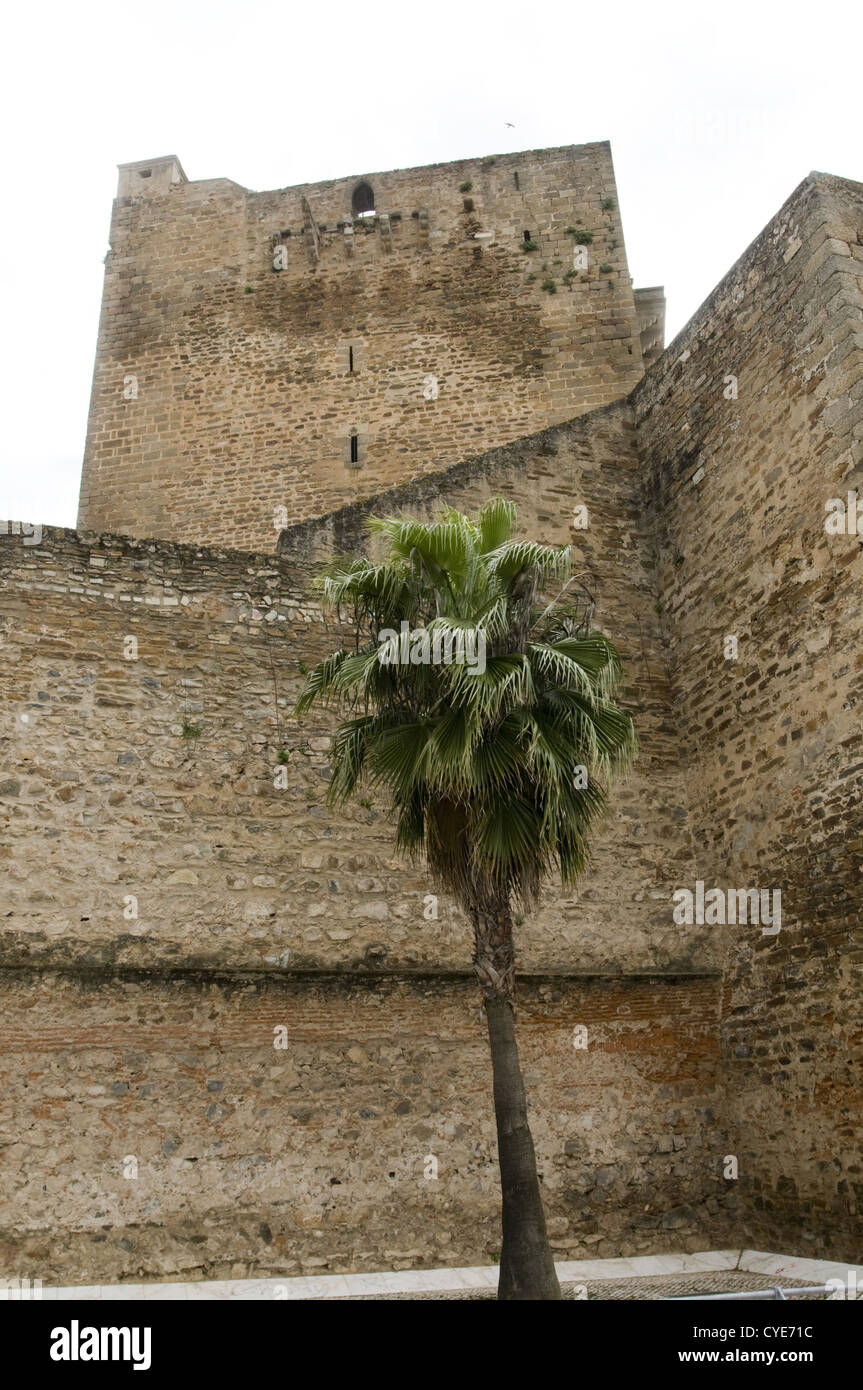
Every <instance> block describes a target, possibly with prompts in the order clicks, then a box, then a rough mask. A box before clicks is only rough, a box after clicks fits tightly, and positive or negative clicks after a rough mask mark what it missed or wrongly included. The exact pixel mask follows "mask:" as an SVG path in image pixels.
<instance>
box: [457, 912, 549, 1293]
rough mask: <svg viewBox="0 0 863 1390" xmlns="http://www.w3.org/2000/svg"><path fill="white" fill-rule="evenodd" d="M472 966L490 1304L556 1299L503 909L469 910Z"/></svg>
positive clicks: (509, 923)
mask: <svg viewBox="0 0 863 1390" xmlns="http://www.w3.org/2000/svg"><path fill="white" fill-rule="evenodd" d="M471 915H472V917H473V922H474V968H475V970H476V972H477V976H478V978H479V981H480V985H481V988H482V992H483V997H484V1002H485V1012H486V1020H487V1022H488V1037H489V1043H490V1045H491V1063H492V1072H493V1076H494V1114H495V1120H496V1122H497V1152H498V1159H499V1162H500V1184H501V1195H502V1225H503V1243H502V1245H501V1252H500V1278H499V1281H498V1289H497V1296H498V1299H558V1298H560V1296H561V1295H560V1285H559V1284H558V1282H557V1274H556V1272H555V1268H554V1260H553V1258H552V1254H551V1248H550V1246H549V1243H548V1234H547V1232H546V1229H545V1213H544V1212H543V1209H542V1198H541V1196H540V1191H539V1178H538V1177H537V1172H536V1154H535V1152H534V1147H533V1139H532V1138H531V1133H530V1127H529V1125H528V1122H527V1100H526V1097H525V1093H524V1080H523V1078H522V1074H521V1065H520V1063H519V1059H518V1046H517V1044H516V1040H515V1013H514V1009H513V996H514V993H515V954H514V950H513V940H512V918H511V916H510V912H509V904H508V903H506V902H498V903H495V904H494V905H492V906H491V907H483V908H477V909H476V910H475V911H474V912H473V913H472V914H471Z"/></svg>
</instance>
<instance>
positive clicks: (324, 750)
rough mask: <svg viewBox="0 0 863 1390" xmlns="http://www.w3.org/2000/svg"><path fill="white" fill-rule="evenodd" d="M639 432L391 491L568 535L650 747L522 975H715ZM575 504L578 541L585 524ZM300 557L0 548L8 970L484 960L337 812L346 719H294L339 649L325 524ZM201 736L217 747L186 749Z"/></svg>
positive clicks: (551, 911)
mask: <svg viewBox="0 0 863 1390" xmlns="http://www.w3.org/2000/svg"><path fill="white" fill-rule="evenodd" d="M633 441H634V435H633V429H632V422H631V419H630V418H629V416H628V413H627V409H626V407H613V408H609V409H607V410H605V411H601V412H599V413H598V414H596V415H594V416H592V417H590V419H589V420H579V421H575V422H574V423H573V424H571V425H569V426H566V427H560V428H558V429H556V430H551V431H547V432H545V433H544V434H542V435H540V436H536V437H534V438H532V439H528V440H525V441H521V442H520V443H519V444H518V445H517V446H513V447H512V448H511V449H504V450H499V451H495V452H494V453H493V454H492V455H490V456H488V457H485V458H480V459H477V460H474V461H472V462H471V463H469V464H466V465H463V466H462V467H461V468H459V469H456V470H452V471H451V473H450V475H449V477H448V480H447V481H446V482H445V483H435V482H433V481H432V480H427V481H426V482H424V483H423V482H421V483H418V484H416V485H411V486H410V487H409V488H406V489H405V490H404V491H403V492H402V493H400V494H399V495H398V496H396V495H391V496H388V497H386V498H382V499H381V507H382V509H384V510H386V509H388V508H389V507H390V506H391V505H392V506H395V505H397V504H402V505H404V506H409V507H410V508H412V509H415V510H417V511H423V510H425V511H428V510H429V509H433V507H434V505H435V502H436V500H437V498H438V497H439V495H440V493H439V489H440V488H441V487H442V488H443V490H444V492H445V495H446V496H447V498H448V499H449V500H450V501H451V502H454V503H458V504H459V505H462V506H464V507H465V508H468V509H470V510H473V511H476V510H477V509H478V508H479V506H480V505H481V503H482V501H483V500H484V498H486V497H487V496H489V495H491V494H492V493H497V492H502V493H504V494H505V495H507V496H511V497H513V498H514V499H515V501H516V502H517V504H518V507H519V509H520V513H519V528H520V531H521V533H522V534H528V535H529V534H541V535H543V536H545V537H546V538H547V539H549V540H551V541H556V542H561V543H564V542H566V541H567V540H568V539H570V540H572V541H573V543H574V545H575V547H576V554H577V560H576V568H577V570H578V571H579V572H580V573H584V575H585V576H586V579H587V582H588V584H589V587H590V589H591V591H592V592H593V594H594V595H595V597H596V601H597V622H598V623H599V624H600V625H601V626H602V627H603V628H604V630H605V631H607V632H608V633H609V634H610V635H611V636H612V637H613V638H614V640H615V641H616V642H617V643H618V644H619V646H620V649H621V652H622V655H623V658H624V661H625V665H626V671H627V685H626V690H625V698H626V700H627V702H628V703H629V704H630V705H631V707H632V708H633V710H634V712H635V717H636V722H637V726H638V731H639V736H640V739H641V749H642V752H641V756H640V759H639V762H638V764H637V766H636V767H635V769H634V770H633V771H632V772H631V773H630V774H629V775H628V776H627V777H626V779H625V780H623V781H621V782H620V783H619V784H618V786H617V787H616V789H615V791H614V795H613V802H612V809H611V811H610V814H609V816H608V818H607V820H606V822H605V823H604V825H603V827H602V828H601V829H600V831H599V832H598V834H597V837H596V843H595V862H594V866H593V868H592V869H591V871H590V872H589V873H588V874H587V875H586V876H585V877H584V879H583V880H582V881H581V883H580V884H579V886H578V888H577V889H576V890H575V891H572V890H567V891H566V892H565V893H562V892H561V891H560V888H559V887H557V888H555V887H553V886H552V887H550V888H549V890H548V892H547V894H546V897H545V899H544V901H543V905H542V907H541V909H540V910H539V912H538V913H537V914H536V916H535V917H532V918H531V919H530V920H529V921H528V922H526V923H524V930H523V931H522V932H520V955H519V960H520V966H521V968H522V969H524V970H539V971H545V970H551V971H561V972H563V973H569V972H571V971H573V970H578V971H595V970H600V971H608V970H612V971H620V970H624V971H628V972H631V971H642V970H660V971H665V970H671V969H673V970H677V971H681V970H683V971H689V970H693V969H696V970H697V969H704V968H709V967H710V966H711V964H712V963H714V962H715V957H714V956H712V955H711V943H710V942H708V941H705V940H704V934H703V933H702V932H700V931H698V930H697V929H690V930H689V931H686V930H683V929H681V928H679V927H678V926H676V925H675V924H674V923H673V921H672V915H671V892H672V890H673V888H674V886H675V885H676V884H677V883H678V882H680V881H684V882H685V881H687V880H688V878H689V877H690V876H691V873H692V864H693V859H692V847H691V844H690V843H689V840H688V835H687V822H686V811H685V806H684V800H683V794H682V792H683V789H682V781H681V774H680V772H679V769H678V767H677V763H676V739H675V734H674V727H673V724H672V722H671V718H670V712H669V704H668V686H667V681H666V678H665V670H664V662H665V652H664V649H663V648H662V646H661V645H660V643H659V640H658V636H657V629H656V614H655V613H654V612H653V604H654V597H653V593H652V591H651V581H650V576H649V574H648V572H647V571H646V570H645V568H644V564H643V559H642V551H643V547H642V544H641V538H642V528H643V516H642V515H641V513H640V511H639V509H638V506H637V477H638V474H637V469H636V467H635V455H634V443H633ZM576 502H584V504H586V505H587V507H588V514H589V526H588V529H587V530H585V531H575V530H572V529H571V526H570V523H571V521H572V517H573V506H574V504H575V503H576ZM360 521H361V516H360V515H359V514H356V515H354V516H353V517H352V518H350V519H349V518H346V517H344V516H343V517H342V518H341V520H340V522H339V528H340V534H341V535H342V537H343V539H344V540H345V541H346V542H349V541H351V542H356V543H357V544H360V543H361V541H362V537H361V532H360V529H359V523H360ZM351 526H352V527H353V532H352V533H351ZM322 531H323V532H324V534H325V535H327V536H330V535H331V534H332V524H331V523H326V524H325V525H324V526H323V527H322ZM294 539H295V540H296V538H294ZM282 545H283V553H282V555H281V556H279V557H276V556H266V555H252V554H247V553H243V552H231V551H220V550H207V549H203V548H195V547H186V546H175V545H171V544H169V543H164V542H143V541H133V540H130V539H128V538H125V539H124V538H118V537H110V536H102V537H96V536H87V535H78V534H76V533H74V532H62V531H59V532H58V531H47V532H46V533H45V536H44V537H43V542H42V544H41V545H39V546H30V547H28V546H26V545H24V544H23V543H22V540H21V538H19V537H12V536H9V537H6V538H4V539H2V540H0V564H2V566H3V577H4V587H5V590H6V602H5V617H4V623H5V632H6V637H5V640H6V644H7V646H6V651H7V659H6V660H5V661H4V662H3V663H2V666H0V685H2V687H3V688H4V693H5V695H6V701H7V707H8V709H9V712H10V723H9V727H8V733H7V739H6V747H5V749H4V753H5V761H4V765H3V766H4V770H3V773H2V779H0V804H2V806H3V809H4V811H5V816H6V844H7V866H8V882H9V887H8V891H7V905H8V911H9V915H8V916H7V918H6V925H5V931H4V932H3V934H2V943H0V950H2V953H3V958H4V959H5V960H6V961H7V962H8V963H10V964H21V963H31V964H35V963H39V964H43V965H47V964H56V965H73V964H74V965H87V966H115V965H128V966H137V967H142V968H155V967H157V966H158V967H178V968H179V967H183V968H186V967H189V968H196V969H197V968H207V969H212V968H221V969H238V970H239V969H243V970H264V971H267V970H270V969H272V968H274V965H276V966H278V967H279V968H281V966H282V964H283V963H284V961H285V960H287V959H289V960H290V966H291V968H292V969H294V968H298V969H306V968H307V969H315V970H318V969H327V970H332V969H348V970H356V969H363V970H369V969H385V970H391V969H418V968H422V969H437V968H444V969H455V970H468V969H469V960H470V939H471V938H470V930H469V927H468V924H467V923H466V922H465V921H464V919H463V918H462V916H461V914H460V913H458V912H456V911H455V910H454V908H453V907H452V905H451V904H450V903H449V902H448V900H447V899H446V897H445V896H444V895H440V901H439V906H438V914H439V915H438V918H437V920H427V919H426V917H425V915H424V914H425V913H426V911H427V910H430V909H429V904H427V903H426V902H425V897H426V895H427V894H428V893H429V891H430V887H431V885H430V884H429V881H428V879H427V877H426V875H425V872H424V870H423V868H422V866H417V867H413V866H411V865H410V864H406V863H405V862H403V861H401V860H399V859H397V857H396V856H395V853H394V850H393V847H392V837H391V830H390V826H389V824H388V822H387V820H386V818H385V816H384V815H383V814H382V810H383V808H382V807H380V806H378V805H375V804H373V803H372V802H371V801H370V800H369V802H368V804H365V805H364V804H362V803H360V802H355V803H353V804H352V805H351V806H350V807H348V808H347V809H346V810H345V811H343V812H340V813H339V815H338V816H330V815H329V814H328V812H327V810H326V808H325V806H324V794H325V789H326V783H327V780H328V775H329V774H328V759H329V734H330V731H331V727H332V726H331V724H330V723H329V722H328V721H327V717H326V716H315V717H314V718H310V719H308V720H307V721H305V722H304V723H303V724H302V725H301V726H300V725H298V724H297V722H296V720H295V719H294V718H293V716H292V712H291V711H292V705H293V701H294V699H295V696H296V694H297V693H298V691H299V689H300V686H301V684H302V676H301V664H305V665H306V666H309V665H311V664H312V662H314V661H316V660H318V659H319V657H320V656H321V655H323V654H325V653H326V652H327V651H329V650H332V648H333V647H334V646H335V645H337V644H338V641H339V640H340V638H339V636H338V633H337V632H336V631H335V629H334V625H333V620H332V617H329V618H328V619H327V621H326V625H325V623H324V620H323V618H322V615H321V613H320V610H319V609H318V607H317V605H316V603H315V601H314V599H313V597H312V598H310V597H309V588H308V585H309V573H310V571H312V570H314V569H315V567H316V565H317V560H316V559H315V547H314V545H313V544H312V540H311V538H310V536H309V534H308V530H307V529H304V530H303V532H302V535H301V537H300V538H299V542H298V543H297V544H296V545H294V547H293V549H294V553H292V554H291V553H288V551H289V550H290V548H291V538H290V533H289V534H288V535H286V536H285V537H283V538H282ZM127 637H134V638H135V640H136V641H137V652H138V656H137V660H135V661H130V660H125V659H124V657H123V652H124V639H126V638H127ZM277 700H279V701H281V703H280V704H278V705H277ZM23 715H26V716H27V720H26V723H25V722H24V721H23V719H22V716H23ZM184 719H185V721H186V725H187V729H188V726H192V729H193V730H195V729H197V730H199V736H197V737H186V738H184V737H183V734H182V730H183V724H184ZM280 746H282V747H284V748H285V749H286V750H287V751H288V753H289V755H290V760H289V762H288V764H287V767H286V772H285V775H284V780H285V781H286V785H285V786H284V787H280V786H277V785H275V778H276V774H277V769H278V762H277V757H278V749H279V747H280ZM128 895H134V896H135V897H136V898H137V911H138V916H137V918H136V919H129V918H128V917H126V916H124V912H125V911H127V910H129V905H128V904H126V902H125V899H126V898H127V896H128ZM286 952H287V953H289V955H287V956H286V954H285V953H286Z"/></svg>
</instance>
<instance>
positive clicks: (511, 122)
mask: <svg viewBox="0 0 863 1390" xmlns="http://www.w3.org/2000/svg"><path fill="white" fill-rule="evenodd" d="M504 125H506V126H509V128H510V130H515V124H514V122H513V121H504Z"/></svg>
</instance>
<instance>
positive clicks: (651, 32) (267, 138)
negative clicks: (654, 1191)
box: [0, 0, 863, 526]
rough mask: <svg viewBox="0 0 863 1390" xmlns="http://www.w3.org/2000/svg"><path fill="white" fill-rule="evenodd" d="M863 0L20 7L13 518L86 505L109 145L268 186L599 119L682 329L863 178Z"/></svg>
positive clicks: (4, 346) (451, 154)
mask: <svg viewBox="0 0 863 1390" xmlns="http://www.w3.org/2000/svg"><path fill="white" fill-rule="evenodd" d="M861 13H863V9H861V6H860V4H859V0H855V3H851V0H834V3H832V4H830V5H825V6H819V5H813V4H807V5H802V4H799V3H798V4H796V5H795V4H794V3H791V4H782V5H780V4H778V3H775V2H774V3H765V2H764V0H748V3H740V0H723V3H714V4H710V5H706V4H705V3H704V0H684V2H683V3H678V2H677V0H655V2H654V3H651V4H648V3H639V4H633V3H630V0H619V3H617V4H615V5H613V6H611V5H609V6H602V5H598V4H595V3H594V4H591V5H587V4H579V3H577V0H576V3H572V0H570V2H569V3H560V0H546V3H544V4H542V5H540V4H532V3H524V2H523V0H522V3H517V4H512V3H509V0H500V3H491V2H490V0H474V3H465V0H431V3H423V2H422V0H420V2H419V3H417V0H401V3H393V0H350V3H344V0H330V3H328V4H327V5H322V4H318V5H314V4H311V5H309V4H296V3H295V0H281V3H274V0H244V3H242V4H238V3H235V4H226V3H221V2H220V0H208V3H203V0H192V2H191V3H183V0H174V2H173V3H171V4H167V3H165V2H164V0H146V3H142V4H122V3H117V0H112V2H111V3H101V0H98V2H97V3H88V2H87V0H81V3H76V4H71V3H69V2H68V0H63V3H62V4H60V3H54V0H45V3H40V4H38V5H37V4H35V3H30V4H27V5H26V6H25V5H24V4H19V6H18V16H17V18H12V19H11V20H9V21H8V22H7V44H6V53H7V57H6V64H5V72H4V75H3V90H2V94H0V114H2V128H3V130H4V131H5V133H6V136H7V142H8V145H9V147H10V148H9V149H8V153H7V154H6V156H5V159H4V164H3V182H4V192H5V194H6V210H5V215H4V217H3V218H2V219H0V222H2V225H0V240H2V256H0V294H2V300H0V302H2V307H3V317H4V332H3V334H2V339H0V353H2V359H3V360H2V375H0V380H2V383H3V388H4V401H3V413H2V430H3V456H2V465H0V517H5V518H10V519H13V518H14V519H19V520H24V521H34V522H37V521H38V522H41V523H43V524H46V523H47V524H53V525H66V526H74V524H75V515H76V509H77V493H78V479H79V474H80V467H81V456H82V451H83V446H84V433H85V428H86V420H87V407H88V399H89V391H90V377H91V373H92V366H93V354H94V350H95V344H96V329H97V324H98V316H99V304H100V297H101V287H102V273H103V267H102V260H103V257H104V255H105V252H106V250H107V245H108V226H109V219H110V213H111V200H112V198H113V197H114V193H115V189H116V177H117V176H116V165H117V164H118V163H121V162H125V161H128V160H136V159H149V158H151V157H154V156H156V155H162V154H177V155H178V156H179V158H180V160H181V162H182V164H183V167H184V168H185V171H186V173H187V175H188V176H189V178H190V179H202V178H216V177H228V178H232V179H234V180H236V182H238V183H240V184H243V185H245V186H246V187H247V188H255V189H267V188H282V187H285V186H286V185H290V184H294V183H301V182H306V181H317V180H320V179H327V178H335V177H338V176H340V175H345V174H353V173H364V172H370V171H373V170H377V169H394V168H405V167H410V166H412V165H421V164H430V163H434V162H437V161H442V160H450V159H460V158H467V157H473V156H478V155H485V154H493V153H497V152H502V151H509V150H523V149H537V148H541V147H545V146H552V145H566V144H580V143H582V142H585V141H589V140H605V139H608V140H610V141H611V146H612V153H613V156H614V162H615V169H616V174H617V184H618V192H619V196H620V206H621V213H622V216H623V228H624V235H625V237H626V247H627V253H628V257H629V266H630V270H631V272H632V274H633V277H634V280H635V284H636V285H656V284H664V285H665V287H666V294H667V297H668V334H667V339H666V341H670V339H671V337H672V336H673V335H674V334H675V333H676V332H677V331H678V330H679V329H680V328H681V327H682V326H683V324H684V323H685V322H686V320H687V319H688V318H689V317H690V315H691V314H692V313H694V311H695V310H696V309H697V308H698V305H699V304H700V303H701V302H702V300H703V299H704V298H705V297H706V296H707V295H708V294H709V292H710V290H711V289H712V288H713V286H714V285H715V284H716V282H717V281H718V280H719V279H720V278H721V277H722V275H723V274H724V273H725V271H726V270H728V269H729V267H730V266H731V264H732V263H733V261H734V260H736V258H737V256H738V255H739V254H740V253H741V251H743V250H744V249H745V247H746V246H747V245H748V243H749V242H750V241H751V240H752V238H753V237H754V236H755V235H756V234H757V233H758V232H759V231H760V229H761V228H762V227H763V226H764V224H765V223H766V222H767V221H768V220H769V219H770V217H771V216H772V215H773V213H774V212H775V211H776V210H777V209H778V208H779V206H780V205H781V203H782V202H784V200H785V198H786V197H787V196H788V194H789V193H790V192H791V191H792V189H793V188H794V187H795V186H796V185H797V184H798V183H799V182H800V180H801V179H802V178H803V177H804V176H805V175H806V174H807V173H808V172H809V170H810V169H821V170H825V171H827V172H828V173H833V174H841V175H843V176H845V177H847V178H856V179H860V180H863V144H861V133H863V120H861V42H860V41H861V31H863V21H861V18H860V15H861ZM822 17H823V24H822ZM10 31H11V32H10ZM507 121H512V122H513V123H514V126H515V128H514V129H512V130H510V129H507V128H506V124H505V123H506V122H507Z"/></svg>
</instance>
